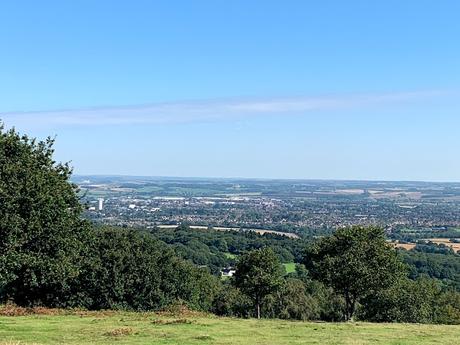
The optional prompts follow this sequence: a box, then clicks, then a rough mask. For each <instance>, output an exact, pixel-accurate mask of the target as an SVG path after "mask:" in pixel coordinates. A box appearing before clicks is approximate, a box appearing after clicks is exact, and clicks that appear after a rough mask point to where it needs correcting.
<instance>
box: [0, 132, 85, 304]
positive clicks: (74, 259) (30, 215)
mask: <svg viewBox="0 0 460 345" xmlns="http://www.w3.org/2000/svg"><path fill="white" fill-rule="evenodd" d="M53 143H54V140H53V139H51V138H48V139H46V140H44V141H37V140H35V139H31V138H29V137H27V136H25V135H20V134H19V133H18V132H17V131H15V130H14V129H12V130H5V129H4V127H3V125H1V124H0V299H2V300H5V299H9V300H13V301H14V302H16V303H18V304H21V305H34V304H44V305H61V304H62V303H63V301H64V300H65V299H66V298H65V297H64V296H65V295H66V294H67V293H69V288H70V282H71V281H72V279H74V278H75V277H76V276H77V275H78V273H79V272H78V265H77V263H78V262H79V257H80V255H81V251H82V248H83V247H82V241H83V240H84V238H85V236H86V233H87V224H86V223H85V222H84V221H83V220H82V219H81V217H80V214H81V211H82V206H81V204H80V203H79V199H78V195H77V187H76V186H75V185H74V184H72V183H71V182H70V181H69V179H70V176H71V173H72V169H71V168H70V166H69V165H68V164H60V163H56V162H55V161H54V160H53V152H54V151H53Z"/></svg>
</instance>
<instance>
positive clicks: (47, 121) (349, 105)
mask: <svg viewBox="0 0 460 345" xmlns="http://www.w3.org/2000/svg"><path fill="white" fill-rule="evenodd" d="M443 94H445V93H444V92H440V91H423V92H418V91H417V92H399V93H382V94H353V95H334V96H323V97H290V98H288V97H286V98H270V99H263V98H260V99H227V100H207V101H206V100H205V101H192V102H171V103H158V104H150V105H138V106H119V107H98V108H83V109H70V110H52V111H22V112H19V111H18V112H7V113H0V118H1V119H2V120H3V121H4V122H5V123H6V124H7V125H14V126H18V127H21V126H22V125H27V127H30V126H31V125H34V126H40V127H56V126H57V127H61V126H97V125H133V124H161V123H183V122H204V121H216V120H229V119H235V118H244V117H247V116H262V115H270V114H271V115H301V114H306V113H311V112H314V111H315V112H316V111H324V110H345V109H359V108H365V109H367V108H375V107H382V106H385V105H395V104H401V103H408V102H412V101H420V100H426V99H428V98H436V97H437V96H440V95H443Z"/></svg>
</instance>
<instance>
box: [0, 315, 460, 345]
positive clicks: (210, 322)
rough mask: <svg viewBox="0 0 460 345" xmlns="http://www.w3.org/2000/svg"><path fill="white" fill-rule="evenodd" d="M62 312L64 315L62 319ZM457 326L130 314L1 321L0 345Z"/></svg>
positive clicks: (334, 334)
mask: <svg viewBox="0 0 460 345" xmlns="http://www.w3.org/2000/svg"><path fill="white" fill-rule="evenodd" d="M63 313H64V314H63ZM459 334H460V326H435V325H415V324H411V325H408V324H371V323H313V322H293V321H281V320H261V321H258V320H254V319H250V320H243V319H232V318H217V317H214V316H206V315H201V314H196V313H190V312H189V313H186V314H180V315H173V314H153V313H130V312H72V313H70V312H69V313H66V312H58V313H56V315H53V313H49V312H47V313H45V314H41V315H37V314H33V315H24V316H0V345H13V344H14V345H32V344H35V345H38V344H69V345H76V344H120V345H121V344H127V345H128V344H132V345H134V344H140V345H141V344H165V345H172V344H178V345H179V344H181V345H187V344H216V345H240V344H241V345H245V344H248V345H249V344H250V345H253V344H263V345H283V344H286V345H287V344H345V345H347V344H350V345H351V344H354V345H355V344H363V345H364V344H393V345H396V344H397V345H403V344H408V345H411V344H412V345H420V344H444V345H450V344H452V345H453V344H458V335H459Z"/></svg>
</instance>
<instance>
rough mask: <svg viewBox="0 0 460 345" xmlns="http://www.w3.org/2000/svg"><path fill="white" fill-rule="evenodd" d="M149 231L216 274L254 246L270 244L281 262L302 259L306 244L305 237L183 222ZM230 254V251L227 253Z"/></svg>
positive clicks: (190, 259) (187, 258) (176, 250)
mask: <svg viewBox="0 0 460 345" xmlns="http://www.w3.org/2000/svg"><path fill="white" fill-rule="evenodd" d="M150 232H151V234H152V235H153V236H155V237H156V238H158V239H159V240H161V241H163V242H165V243H167V244H169V245H171V246H172V248H174V250H175V252H176V254H177V255H179V256H180V257H182V258H184V259H186V260H189V261H191V262H193V263H194V264H196V265H198V266H206V267H208V268H209V269H210V270H211V272H212V273H213V274H219V273H220V270H221V269H222V268H223V267H227V266H233V265H235V263H236V259H235V256H239V255H241V254H243V253H246V252H248V251H251V250H254V249H260V248H264V247H270V248H272V250H273V251H274V252H275V253H276V255H277V256H278V258H279V259H280V261H281V262H282V263H289V262H299V263H300V262H301V261H302V258H303V252H304V250H305V247H306V242H305V241H304V240H296V239H292V238H289V237H287V236H280V235H276V234H270V233H266V234H264V235H263V236H261V235H259V234H257V233H255V232H252V231H243V232H239V231H215V230H212V229H209V230H199V229H192V228H190V227H189V226H187V225H186V224H183V225H180V226H178V227H177V228H176V229H174V230H171V229H161V228H154V229H152V230H150ZM228 254H231V255H228Z"/></svg>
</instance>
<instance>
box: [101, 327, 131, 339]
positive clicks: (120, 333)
mask: <svg viewBox="0 0 460 345" xmlns="http://www.w3.org/2000/svg"><path fill="white" fill-rule="evenodd" d="M132 334H134V331H133V329H132V328H130V327H122V328H115V329H112V330H111V331H108V332H106V333H104V335H105V336H108V337H125V336H128V335H132Z"/></svg>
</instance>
